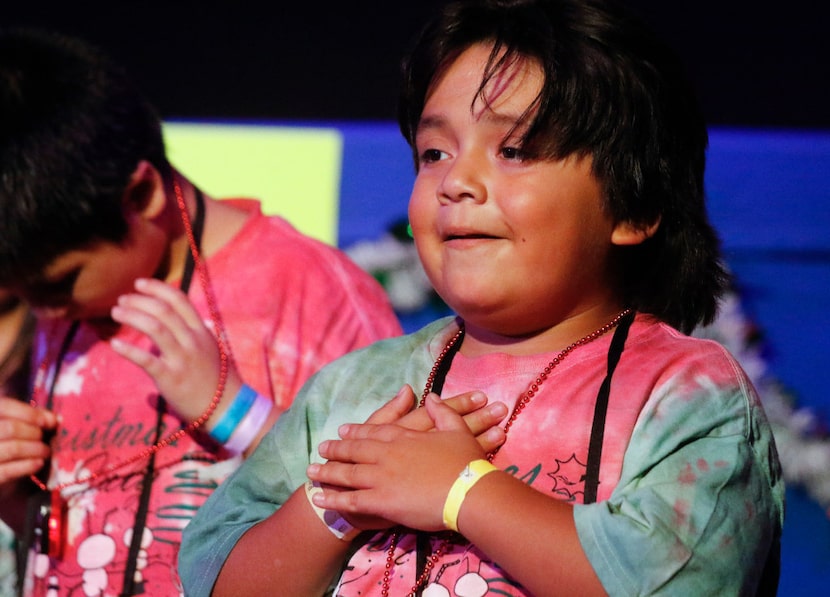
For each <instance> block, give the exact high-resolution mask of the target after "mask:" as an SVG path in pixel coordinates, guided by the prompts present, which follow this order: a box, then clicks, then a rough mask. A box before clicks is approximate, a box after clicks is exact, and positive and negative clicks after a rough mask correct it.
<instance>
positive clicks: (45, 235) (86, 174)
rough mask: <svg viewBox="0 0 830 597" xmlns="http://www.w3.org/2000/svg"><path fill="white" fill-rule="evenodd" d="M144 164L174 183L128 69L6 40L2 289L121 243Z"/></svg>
mask: <svg viewBox="0 0 830 597" xmlns="http://www.w3.org/2000/svg"><path fill="white" fill-rule="evenodd" d="M141 160H148V161H149V162H150V163H152V164H153V165H154V166H155V167H156V168H157V169H158V170H159V171H160V172H161V173H162V174H163V175H165V176H166V175H167V173H168V168H169V165H168V163H167V160H166V158H165V153H164V143H163V140H162V133H161V122H160V119H159V118H158V116H157V114H156V113H155V111H154V109H153V108H152V107H151V106H150V105H149V104H148V102H147V101H146V100H145V99H144V98H143V97H142V95H141V94H140V93H139V92H138V90H137V89H136V88H135V86H134V85H133V84H132V83H131V81H130V80H129V79H128V78H127V76H126V74H125V72H124V71H123V70H122V68H120V67H119V66H117V65H116V64H114V63H113V62H112V61H111V60H110V59H109V58H107V57H106V56H105V55H104V54H103V53H102V52H101V51H99V50H98V49H96V48H95V47H93V46H91V45H90V44H87V43H85V42H83V41H81V40H79V39H74V38H70V37H66V36H63V35H60V34H57V33H52V32H47V31H39V30H32V29H14V30H7V31H2V32H0V283H8V282H9V281H20V280H25V279H27V278H28V277H29V276H35V275H37V274H38V273H40V272H41V270H42V269H43V268H44V267H45V266H47V265H48V264H49V263H50V262H51V261H52V260H54V258H56V257H58V256H59V255H61V254H63V253H65V252H67V251H70V250H73V249H78V248H83V247H85V246H87V245H89V244H90V243H92V242H94V241H97V240H105V241H112V242H120V241H121V240H123V238H124V236H125V234H126V232H127V223H126V220H125V217H124V213H123V208H122V197H123V194H124V191H125V189H126V187H127V183H128V182H129V179H130V175H131V174H132V173H133V172H134V171H135V168H136V166H137V165H138V163H139V162H140V161H141Z"/></svg>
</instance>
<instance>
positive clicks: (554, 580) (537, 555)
mask: <svg viewBox="0 0 830 597" xmlns="http://www.w3.org/2000/svg"><path fill="white" fill-rule="evenodd" d="M458 529H459V531H460V532H461V533H462V534H463V535H464V536H465V537H466V538H467V539H468V540H469V541H470V542H471V543H473V544H474V545H476V547H478V548H479V549H480V550H482V551H483V552H484V553H486V554H487V555H488V556H489V557H490V558H491V559H492V560H493V561H496V562H498V563H499V565H500V566H501V567H502V568H503V569H504V570H505V571H507V572H508V573H509V574H510V575H511V576H512V577H513V578H515V579H516V580H518V581H519V582H521V583H522V585H523V586H525V587H526V588H527V589H528V590H529V592H530V593H532V594H534V595H554V594H557V595H558V594H562V595H586V596H587V595H605V591H604V590H603V588H602V585H601V584H600V582H599V579H598V578H597V576H596V574H595V573H594V570H593V568H592V567H591V564H590V562H589V561H588V559H587V557H586V555H585V552H584V551H583V549H582V547H581V545H580V542H579V537H578V536H577V533H576V528H575V526H574V522H573V508H572V506H571V505H569V504H567V503H565V502H562V501H559V500H556V499H553V498H551V497H549V496H546V495H544V494H542V493H540V492H538V491H536V490H535V489H532V488H530V487H528V486H527V485H525V484H524V483H523V482H521V481H519V480H518V479H516V478H514V477H513V476H511V475H509V474H506V473H503V472H500V471H499V472H494V473H492V474H489V475H485V476H484V477H483V478H482V479H481V480H480V481H479V482H478V483H477V484H476V485H475V486H473V487H472V489H470V491H469V492H468V493H467V497H466V498H465V499H464V502H463V503H462V506H461V509H460V512H459V515H458Z"/></svg>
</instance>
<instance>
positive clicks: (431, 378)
mask: <svg viewBox="0 0 830 597" xmlns="http://www.w3.org/2000/svg"><path fill="white" fill-rule="evenodd" d="M629 313H631V309H625V310H624V311H621V312H620V313H618V314H617V316H616V317H614V319H612V320H611V321H609V322H608V323H606V324H605V325H603V326H602V327H601V328H599V329H597V330H594V331H593V332H591V333H590V334H588V335H587V336H584V337H582V338H580V339H579V340H577V341H576V342H574V343H573V344H570V345H569V346H567V347H565V348H564V349H562V350H561V351H560V352H559V353H558V354H557V355H556V356H555V357H553V359H552V360H551V361H550V362H549V363H548V364H547V365H545V367H544V369H542V371H541V372H540V373H539V375H538V376H537V377H536V379H535V380H533V381H532V382H531V383H530V385H529V386H528V388H527V390H525V391H524V393H523V394H522V396H521V397H520V398H519V400H518V401H517V402H516V406H515V407H513V411H512V412H511V413H510V416H509V417H508V419H507V421H506V422H505V424H504V434H505V436H506V435H507V434H508V432H509V431H510V428H511V427H512V426H513V423H514V422H515V421H516V419H517V418H518V417H519V415H520V414H521V413H522V412H523V411H524V409H525V407H526V406H527V405H528V404H529V403H530V401H531V400H532V399H533V397H534V396H535V395H536V393H537V392H538V391H539V387H540V386H541V385H542V384H543V383H544V382H545V380H546V379H547V378H548V376H549V375H550V373H551V371H553V369H554V368H555V367H556V366H557V365H558V364H559V363H561V362H562V360H563V359H564V358H565V357H567V356H568V355H569V354H570V353H571V352H573V351H574V349H576V348H578V347H580V346H584V345H585V344H588V343H590V342H593V341H594V340H596V339H597V338H599V337H600V336H603V335H604V334H607V333H608V332H609V331H611V330H612V329H614V328H615V327H616V326H617V325H618V324H619V323H620V321H621V320H622V319H623V318H624V317H625V316H626V315H628V314H629ZM463 337H464V326H463V324H462V325H461V327H460V328H459V330H458V332H456V333H455V335H454V336H453V337H452V338H450V339H449V341H448V342H447V344H446V345H445V346H444V348H443V350H442V351H441V353H440V354H439V355H438V357H437V358H436V359H435V363H434V364H433V366H432V369H431V370H430V372H429V375H428V377H427V381H426V385H425V387H424V391H423V393H422V394H421V399H420V401H419V403H418V406H419V407H422V406H424V403H425V402H426V399H427V395H428V394H429V393H430V392H431V391H432V387H433V384H434V383H435V378H436V376H437V375H438V372H439V370H440V369H441V367H442V365H443V364H444V363H443V361H444V359H445V358H446V357H447V355H448V354H449V353H451V352H453V351H454V350H456V345H460V344H459V343H460V341H461V340H462V338H463ZM503 445H504V443H502V446H503ZM500 447H501V446H499V447H497V448H496V449H495V450H493V451H492V452H490V453H489V454H487V460H488V461H490V462H492V461H493V458H495V456H496V453H497V452H498V451H499V449H500ZM401 534H402V531H401V530H400V529H397V530H395V531H394V532H393V533H392V537H391V541H390V544H389V548H388V549H387V551H386V567H385V569H384V571H383V586H382V588H381V595H382V597H389V589H390V586H391V583H392V570H393V569H394V567H395V549H396V548H397V547H398V541H399V540H400V537H401ZM450 542H451V539H450V538H447V539H444V540H443V541H442V542H441V544H440V545H439V546H438V548H437V549H436V550H435V551H433V552H432V554H430V556H429V557H428V558H427V560H426V564H425V565H424V571H423V572H422V573H421V574H420V575H419V576H418V578H417V579H416V580H415V584H414V585H412V587H411V588H410V589H409V592H408V593H407V597H415V596H416V595H417V593H418V590H419V589H420V587H421V585H423V584H425V583H426V582H427V581H428V580H429V577H430V574H431V573H432V569H433V568H434V567H435V565H436V564H437V563H438V561H439V560H440V559H441V556H442V555H443V554H444V551H445V550H446V549H447V547H448V546H449V544H450Z"/></svg>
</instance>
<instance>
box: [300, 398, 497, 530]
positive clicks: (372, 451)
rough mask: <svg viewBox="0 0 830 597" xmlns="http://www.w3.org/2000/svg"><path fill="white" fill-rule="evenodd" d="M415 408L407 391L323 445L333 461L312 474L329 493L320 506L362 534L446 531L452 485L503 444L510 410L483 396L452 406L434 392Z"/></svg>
mask: <svg viewBox="0 0 830 597" xmlns="http://www.w3.org/2000/svg"><path fill="white" fill-rule="evenodd" d="M413 402H414V394H413V392H412V389H411V388H410V387H409V386H404V388H403V389H402V390H401V391H400V392H399V393H398V395H397V396H395V398H394V399H393V400H392V401H390V402H389V403H388V404H387V405H385V406H383V407H382V408H381V409H379V410H378V411H376V412H375V413H374V414H373V415H372V416H371V417H369V419H368V420H367V421H366V422H365V423H363V424H347V425H343V426H341V427H340V429H339V430H338V434H339V436H340V439H339V440H329V441H324V442H322V443H321V444H320V446H319V447H318V451H319V454H320V456H322V457H323V458H325V459H326V460H327V461H326V462H325V463H323V464H312V465H311V466H309V468H308V477H309V479H311V480H312V481H317V482H319V483H321V484H324V487H325V488H326V490H325V491H324V492H322V493H320V494H318V495H317V496H315V498H314V502H315V504H316V505H318V506H320V507H322V508H326V509H329V510H336V511H338V512H339V513H340V514H341V515H342V516H344V517H345V518H346V519H347V520H349V522H351V523H352V524H353V525H354V526H356V527H358V528H361V529H380V528H387V527H389V526H392V525H394V524H401V525H404V526H407V527H410V528H414V529H420V530H425V531H438V530H443V529H444V525H443V520H442V512H443V507H444V501H445V500H446V497H447V493H448V492H449V490H450V487H451V486H452V484H453V483H454V481H455V479H456V478H457V477H458V474H459V473H460V472H461V470H463V469H464V467H465V466H466V465H467V463H469V462H470V461H472V460H475V459H478V458H484V457H485V456H486V454H487V453H488V452H490V451H492V450H494V449H496V448H497V447H498V446H500V445H501V444H502V443H503V442H504V439H505V438H504V432H503V430H502V429H501V428H500V427H499V426H498V424H499V422H500V421H501V420H502V419H503V418H504V417H505V415H506V414H507V407H506V406H505V405H504V404H502V403H494V404H491V405H487V404H486V402H487V398H486V396H484V394H482V393H481V392H470V393H467V394H461V395H459V396H456V397H453V398H450V399H448V400H442V399H441V398H439V397H438V396H436V395H435V394H430V395H429V396H428V397H427V400H426V401H425V408H420V409H415V410H412V411H411V412H410V409H411V405H412V404H413Z"/></svg>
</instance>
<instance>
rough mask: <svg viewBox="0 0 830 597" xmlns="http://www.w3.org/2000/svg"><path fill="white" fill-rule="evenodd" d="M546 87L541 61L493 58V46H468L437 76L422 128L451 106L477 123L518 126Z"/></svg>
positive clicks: (430, 92) (427, 103)
mask: <svg viewBox="0 0 830 597" xmlns="http://www.w3.org/2000/svg"><path fill="white" fill-rule="evenodd" d="M543 83H544V73H543V71H542V69H541V67H540V66H539V63H538V61H536V60H535V59H532V58H528V57H526V56H523V55H513V54H511V55H509V56H507V57H505V53H504V52H503V51H502V52H499V53H498V54H496V55H495V56H493V54H492V44H485V43H476V44H473V45H471V46H468V47H467V48H466V49H464V50H463V51H462V52H460V53H459V54H458V55H456V56H455V57H454V58H453V59H452V60H450V61H448V62H447V64H446V65H445V66H444V67H443V68H442V69H440V71H439V72H437V73H436V76H435V78H434V79H433V81H432V84H431V85H430V87H429V89H428V91H427V94H426V97H425V98H424V99H425V101H424V109H423V110H422V112H421V118H420V123H419V128H421V127H422V126H429V125H431V124H432V123H433V122H435V119H436V116H435V113H440V112H441V111H442V110H444V109H446V108H447V107H448V106H451V105H458V104H460V105H461V106H463V107H464V108H465V109H469V110H470V111H471V114H472V115H473V117H474V118H476V119H486V120H488V121H490V122H494V123H501V124H509V125H510V126H515V125H516V124H517V123H519V122H520V121H522V120H525V119H527V117H528V115H529V114H530V113H532V112H533V108H534V106H535V105H536V103H537V99H538V96H539V93H540V90H541V86H542V84H543Z"/></svg>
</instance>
